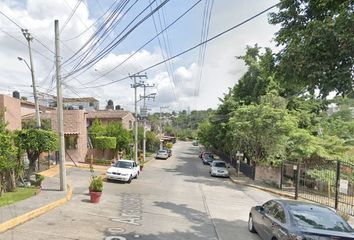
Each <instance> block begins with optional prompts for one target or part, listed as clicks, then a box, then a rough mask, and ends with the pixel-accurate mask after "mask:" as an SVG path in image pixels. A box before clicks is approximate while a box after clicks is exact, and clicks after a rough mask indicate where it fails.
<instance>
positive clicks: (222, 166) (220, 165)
mask: <svg viewBox="0 0 354 240" xmlns="http://www.w3.org/2000/svg"><path fill="white" fill-rule="evenodd" d="M214 167H219V168H226V163H224V162H216V163H214Z"/></svg>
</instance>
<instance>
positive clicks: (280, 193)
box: [230, 176, 294, 199]
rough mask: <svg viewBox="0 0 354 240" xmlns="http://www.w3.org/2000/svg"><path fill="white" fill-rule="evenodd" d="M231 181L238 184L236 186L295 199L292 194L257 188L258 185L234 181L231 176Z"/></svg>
mask: <svg viewBox="0 0 354 240" xmlns="http://www.w3.org/2000/svg"><path fill="white" fill-rule="evenodd" d="M230 180H231V181H232V182H233V183H236V184H240V185H243V186H247V187H252V188H257V189H259V190H262V191H265V192H269V193H272V194H276V195H279V196H282V197H286V198H290V199H294V196H293V195H291V194H287V193H282V192H279V191H276V190H273V189H269V188H265V187H261V186H257V185H254V184H249V183H244V182H241V181H238V180H236V179H233V178H232V177H231V176H230Z"/></svg>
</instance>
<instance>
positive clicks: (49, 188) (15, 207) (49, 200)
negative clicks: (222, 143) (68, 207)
mask: <svg viewBox="0 0 354 240" xmlns="http://www.w3.org/2000/svg"><path fill="white" fill-rule="evenodd" d="M153 160H154V158H153V157H148V158H147V162H146V163H145V165H146V164H148V163H151V162H152V161H153ZM76 165H77V167H76V166H75V165H74V163H72V162H67V163H66V166H65V167H66V169H67V170H68V169H72V170H69V171H68V172H67V176H68V179H69V180H70V175H71V173H70V172H73V171H74V172H75V171H77V170H75V169H82V170H89V169H90V165H89V164H85V163H76ZM107 168H109V166H101V165H93V169H94V171H95V172H96V174H101V175H104V173H105V172H106V170H107ZM85 172H86V173H87V174H85V175H83V176H82V177H81V175H80V176H76V177H75V191H74V189H73V187H72V185H70V184H69V185H68V191H67V192H62V191H59V186H60V180H59V177H58V175H59V166H58V165H57V166H54V167H52V168H50V169H48V170H46V171H43V172H41V173H40V174H41V175H43V176H45V178H44V181H43V183H42V190H41V191H40V192H39V193H38V194H37V195H35V196H33V197H30V198H28V199H25V200H23V201H20V202H16V203H14V204H11V205H8V206H4V207H1V208H0V233H2V232H5V231H7V230H8V229H11V228H13V227H15V226H17V225H19V224H22V223H24V222H26V221H28V220H31V219H33V218H35V217H38V216H40V215H42V214H44V213H46V212H48V211H50V210H51V209H53V208H56V207H58V206H61V205H63V204H65V203H66V202H67V201H69V200H70V199H71V197H72V195H73V194H76V193H77V192H80V191H82V190H83V189H86V188H87V178H88V177H89V175H90V173H89V172H88V171H85ZM86 175H87V176H86ZM69 180H68V183H70V181H69ZM73 180H74V179H71V181H73Z"/></svg>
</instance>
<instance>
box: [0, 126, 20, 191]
mask: <svg viewBox="0 0 354 240" xmlns="http://www.w3.org/2000/svg"><path fill="white" fill-rule="evenodd" d="M19 167H20V163H19V162H18V161H17V158H16V148H15V146H14V142H13V137H12V134H11V133H9V132H8V131H6V130H5V124H4V123H3V121H1V123H0V196H1V195H2V193H3V192H4V191H14V190H15V188H16V170H18V169H19Z"/></svg>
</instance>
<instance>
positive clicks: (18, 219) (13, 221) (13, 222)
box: [0, 185, 73, 233]
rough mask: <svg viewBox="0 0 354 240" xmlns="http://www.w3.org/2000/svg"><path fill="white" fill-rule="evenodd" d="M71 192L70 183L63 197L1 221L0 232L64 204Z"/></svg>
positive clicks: (69, 197)
mask: <svg viewBox="0 0 354 240" xmlns="http://www.w3.org/2000/svg"><path fill="white" fill-rule="evenodd" d="M72 194H73V188H72V186H71V185H68V190H67V193H66V196H65V197H64V198H62V199H59V200H57V201H54V202H52V203H49V204H47V205H45V206H43V207H40V208H37V209H35V210H32V211H30V212H28V213H25V214H23V215H20V216H17V217H15V218H13V219H10V220H8V221H6V222H3V223H1V224H0V233H3V232H5V231H7V230H9V229H11V228H14V227H16V226H17V225H20V224H22V223H25V222H27V221H29V220H31V219H33V218H35V217H38V216H40V215H42V214H44V213H47V212H49V211H50V210H52V209H54V208H56V207H59V206H62V205H64V204H65V203H66V202H68V201H69V200H70V199H71V197H72Z"/></svg>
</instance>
